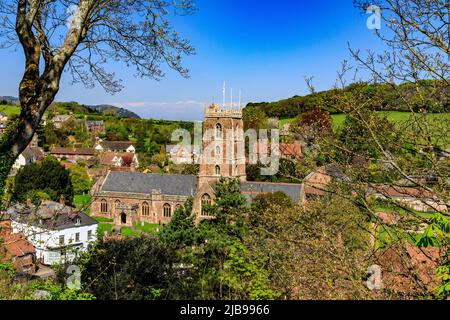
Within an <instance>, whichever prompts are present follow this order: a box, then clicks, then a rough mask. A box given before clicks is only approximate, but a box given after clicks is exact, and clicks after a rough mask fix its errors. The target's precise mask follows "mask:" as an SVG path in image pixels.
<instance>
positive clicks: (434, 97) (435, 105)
mask: <svg viewBox="0 0 450 320" xmlns="http://www.w3.org/2000/svg"><path fill="white" fill-rule="evenodd" d="M421 85H422V86H423V88H426V87H427V86H429V87H430V90H429V92H430V93H429V94H426V93H425V94H424V95H425V99H426V103H425V104H422V103H421V99H420V97H419V94H418V93H417V89H416V86H415V85H414V84H411V83H404V84H400V85H398V86H396V88H395V89H394V88H393V87H392V86H390V85H386V84H377V85H374V84H367V83H363V82H361V83H354V84H351V85H349V86H347V87H346V88H345V89H333V90H327V91H321V92H316V93H313V94H309V95H305V96H294V97H292V98H288V99H284V100H280V101H276V102H250V103H248V104H247V106H246V109H247V111H248V110H250V109H252V108H256V109H260V110H262V111H263V112H264V113H265V114H266V116H268V117H276V118H280V119H289V118H295V117H297V116H298V115H300V114H302V113H304V112H306V111H308V110H310V109H311V108H314V107H320V108H322V109H323V110H326V111H328V112H329V113H331V114H338V113H341V112H340V111H339V108H336V107H337V106H338V103H339V100H340V99H339V97H345V96H351V95H355V96H356V95H358V97H359V99H361V100H360V101H362V100H364V101H366V102H367V104H366V105H367V106H368V107H369V108H371V109H372V110H375V111H406V112H407V111H410V106H411V107H412V108H413V109H414V111H419V110H421V109H424V110H427V111H428V112H430V113H444V112H450V92H449V91H448V88H447V87H445V86H444V85H442V86H440V87H441V88H442V89H441V90H439V91H437V93H436V91H434V90H432V89H431V88H432V86H433V85H436V86H439V85H440V84H439V83H433V82H432V81H429V80H422V81H421ZM361 94H362V96H359V95H361ZM373 97H376V99H372V100H371V98H373ZM403 97H404V98H405V99H407V101H409V102H410V105H407V104H406V103H405V100H404V99H403Z"/></svg>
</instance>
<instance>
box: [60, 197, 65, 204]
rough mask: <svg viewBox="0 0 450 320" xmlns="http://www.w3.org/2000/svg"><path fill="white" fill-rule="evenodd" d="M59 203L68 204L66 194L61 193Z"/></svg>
mask: <svg viewBox="0 0 450 320" xmlns="http://www.w3.org/2000/svg"><path fill="white" fill-rule="evenodd" d="M59 203H60V204H62V205H65V204H66V200H65V199H64V195H61V197H60V198H59Z"/></svg>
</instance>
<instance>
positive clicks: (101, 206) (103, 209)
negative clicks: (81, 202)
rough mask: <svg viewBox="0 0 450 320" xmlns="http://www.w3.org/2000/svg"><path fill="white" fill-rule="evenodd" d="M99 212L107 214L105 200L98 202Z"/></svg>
mask: <svg viewBox="0 0 450 320" xmlns="http://www.w3.org/2000/svg"><path fill="white" fill-rule="evenodd" d="M100 212H101V213H108V202H107V201H106V200H105V199H103V200H102V201H100Z"/></svg>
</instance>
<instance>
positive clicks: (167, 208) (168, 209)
mask: <svg viewBox="0 0 450 320" xmlns="http://www.w3.org/2000/svg"><path fill="white" fill-rule="evenodd" d="M171 216H172V208H171V207H170V204H168V203H166V204H165V205H164V218H170V217H171Z"/></svg>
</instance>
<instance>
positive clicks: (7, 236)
mask: <svg viewBox="0 0 450 320" xmlns="http://www.w3.org/2000/svg"><path fill="white" fill-rule="evenodd" d="M0 243H1V246H0V250H2V249H3V252H2V253H3V260H4V261H10V262H12V263H13V265H14V271H15V272H16V273H18V274H28V275H33V274H34V273H35V272H36V270H37V266H36V249H35V248H34V247H33V246H32V245H31V244H30V243H29V242H28V241H27V239H25V235H24V234H23V233H13V229H12V227H11V221H10V220H2V221H0ZM0 262H1V261H0Z"/></svg>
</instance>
